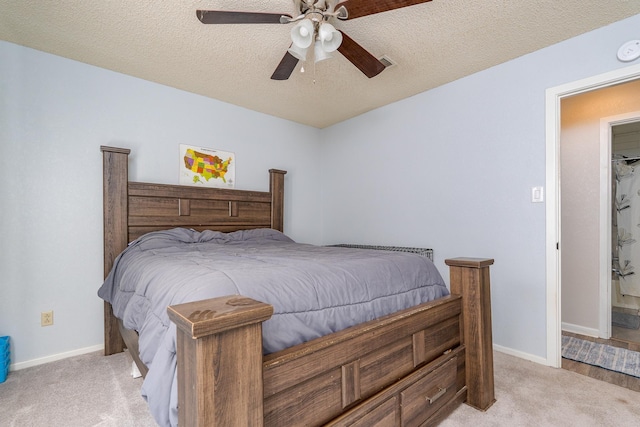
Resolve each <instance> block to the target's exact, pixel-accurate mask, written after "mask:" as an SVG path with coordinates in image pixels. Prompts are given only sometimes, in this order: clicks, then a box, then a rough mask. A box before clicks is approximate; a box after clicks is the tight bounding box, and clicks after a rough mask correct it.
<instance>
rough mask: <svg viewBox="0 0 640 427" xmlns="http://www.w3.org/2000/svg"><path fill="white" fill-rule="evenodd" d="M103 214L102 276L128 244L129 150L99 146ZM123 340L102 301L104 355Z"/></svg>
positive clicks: (118, 349)
mask: <svg viewBox="0 0 640 427" xmlns="http://www.w3.org/2000/svg"><path fill="white" fill-rule="evenodd" d="M100 151H102V159H103V163H102V177H103V178H102V179H103V183H102V185H103V191H104V194H103V215H104V230H103V234H104V238H103V241H104V277H105V278H106V277H107V275H108V274H109V272H110V271H111V267H113V262H114V260H115V259H116V257H117V256H118V254H119V253H120V252H122V251H123V250H125V249H126V247H127V244H128V243H129V239H128V230H127V228H128V227H127V191H128V190H127V189H128V185H129V172H128V171H129V153H130V152H131V150H128V149H124V148H114V147H105V146H101V147H100ZM123 349H124V341H123V340H122V337H121V336H120V331H119V327H118V319H117V318H116V317H115V316H114V315H113V310H112V308H111V304H109V303H108V302H106V301H105V302H104V354H105V356H108V355H110V354H115V353H120V352H121V351H122V350H123Z"/></svg>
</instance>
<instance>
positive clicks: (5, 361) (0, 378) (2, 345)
mask: <svg viewBox="0 0 640 427" xmlns="http://www.w3.org/2000/svg"><path fill="white" fill-rule="evenodd" d="M9 365H11V348H10V347H9V337H0V383H3V382H5V380H6V379H7V375H8V374H9Z"/></svg>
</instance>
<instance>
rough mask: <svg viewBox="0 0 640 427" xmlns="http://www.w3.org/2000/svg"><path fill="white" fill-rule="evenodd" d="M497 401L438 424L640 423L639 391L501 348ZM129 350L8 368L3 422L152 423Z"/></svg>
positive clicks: (1, 391)
mask: <svg viewBox="0 0 640 427" xmlns="http://www.w3.org/2000/svg"><path fill="white" fill-rule="evenodd" d="M494 366H495V385H496V399H497V402H496V403H494V405H493V406H492V407H491V408H489V410H488V411H487V412H479V411H477V410H475V409H473V408H471V407H469V406H467V405H464V404H463V405H461V406H460V407H458V408H457V409H456V410H455V411H454V412H453V414H451V415H450V416H449V417H448V418H447V419H446V420H444V421H443V422H442V423H441V424H440V426H441V427H461V426H474V427H489V426H509V427H519V426H532V427H555V426H558V427H565V426H568V425H571V426H574V425H575V426H578V425H579V426H586V427H590V426H599V427H600V426H616V427H626V426H629V427H631V426H633V427H637V426H638V425H639V421H638V420H640V404H638V402H640V393H637V392H634V391H631V390H627V389H625V388H621V387H618V386H615V385H612V384H608V383H605V382H601V381H598V380H595V379H592V378H588V377H585V376H583V375H580V374H576V373H574V372H569V371H566V370H563V369H554V368H549V367H546V366H542V365H539V364H536V363H533V362H529V361H526V360H523V359H519V358H516V357H512V356H508V355H506V354H504V353H499V352H496V353H495V356H494ZM130 371H131V362H130V359H129V356H128V355H127V354H124V353H122V354H118V355H114V356H109V357H104V356H102V355H101V354H100V353H92V354H88V355H83V356H76V357H73V358H69V359H65V360H61V361H58V362H53V363H50V364H47V365H42V366H36V367H33V368H29V369H24V370H21V371H16V372H11V373H10V374H9V376H8V378H7V381H6V382H5V383H3V384H0V426H11V427H23V426H24V427H29V426H38V427H40V426H42V427H50V426H53V427H57V426H60V427H63V426H64V427H76V426H77V427H90V426H100V427H107V426H109V427H111V426H114V427H115V426H118V427H127V426H136V427H138V426H140V427H144V426H153V425H155V424H154V422H153V420H152V419H151V416H150V415H149V412H148V410H147V407H146V403H145V402H144V400H143V399H142V397H140V384H141V380H140V379H132V378H131V376H130Z"/></svg>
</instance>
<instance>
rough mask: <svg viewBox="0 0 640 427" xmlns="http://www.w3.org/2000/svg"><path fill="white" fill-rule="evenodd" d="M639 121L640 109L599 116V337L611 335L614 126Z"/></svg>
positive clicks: (607, 337) (606, 337)
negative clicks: (612, 159)
mask: <svg viewBox="0 0 640 427" xmlns="http://www.w3.org/2000/svg"><path fill="white" fill-rule="evenodd" d="M638 121H640V111H632V112H629V113H624V114H617V115H615V116H609V117H603V118H602V119H600V194H601V195H602V194H606V195H607V197H601V198H600V236H601V238H600V268H599V271H600V298H599V307H600V316H599V317H600V319H599V333H600V338H605V339H609V338H611V296H612V289H611V262H612V259H611V252H612V250H611V242H612V237H613V236H612V228H611V222H612V220H613V218H612V217H611V215H612V203H613V198H614V197H615V195H614V194H612V192H611V184H612V167H611V165H612V163H611V158H612V155H613V132H612V128H613V127H614V126H618V125H623V124H627V123H634V122H638Z"/></svg>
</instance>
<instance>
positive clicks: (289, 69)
mask: <svg viewBox="0 0 640 427" xmlns="http://www.w3.org/2000/svg"><path fill="white" fill-rule="evenodd" d="M296 65H298V58H296V57H295V56H293V55H291V54H290V53H289V52H287V53H285V54H284V57H283V58H282V61H280V63H279V64H278V66H277V67H276V70H275V71H274V72H273V75H272V76H271V80H287V79H288V78H289V76H290V75H291V73H293V69H294V68H296Z"/></svg>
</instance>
